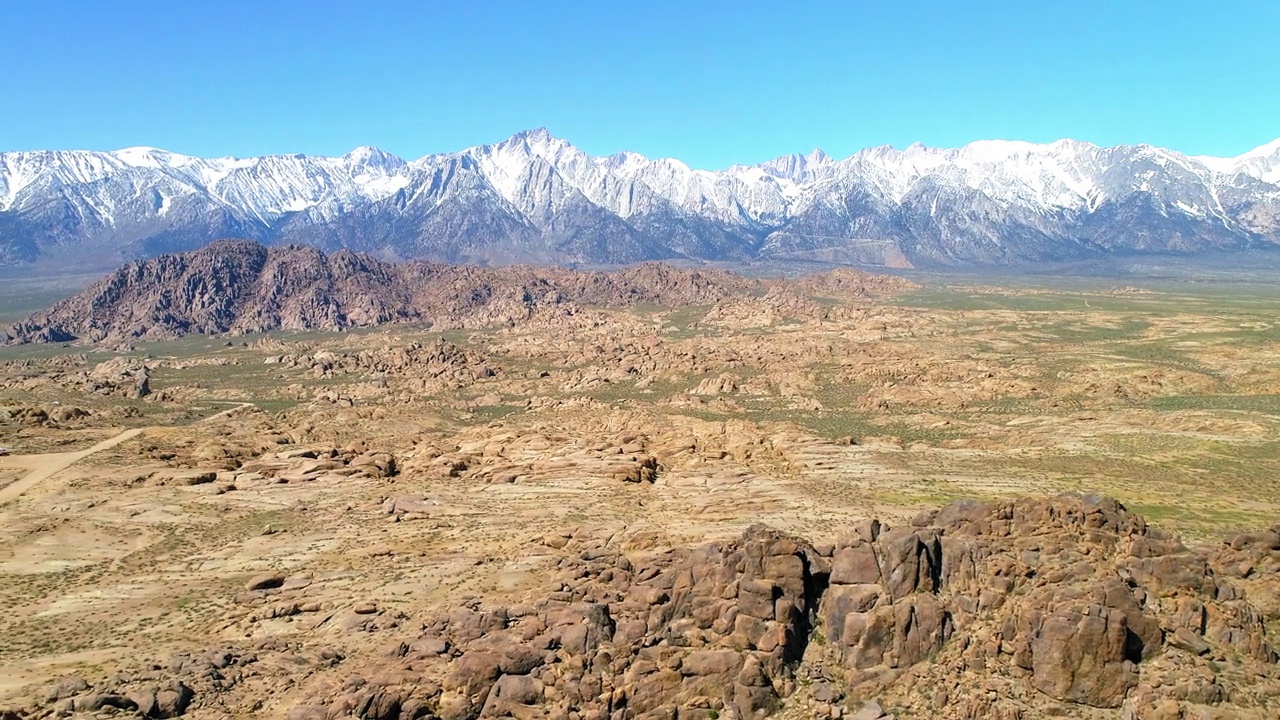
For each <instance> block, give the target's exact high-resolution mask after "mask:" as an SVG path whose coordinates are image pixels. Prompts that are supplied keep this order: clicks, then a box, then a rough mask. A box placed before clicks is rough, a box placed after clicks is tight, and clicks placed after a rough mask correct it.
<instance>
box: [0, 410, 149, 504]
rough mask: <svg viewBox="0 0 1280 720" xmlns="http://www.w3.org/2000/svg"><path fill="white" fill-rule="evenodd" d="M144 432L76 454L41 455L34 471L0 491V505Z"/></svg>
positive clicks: (127, 433) (131, 432) (137, 430)
mask: <svg viewBox="0 0 1280 720" xmlns="http://www.w3.org/2000/svg"><path fill="white" fill-rule="evenodd" d="M145 430H146V428H134V429H132V430H125V431H124V432H122V433H120V434H119V435H116V436H115V437H113V438H110V439H107V440H103V441H102V442H100V443H98V444H97V445H94V446H93V447H91V448H88V449H87V450H80V451H78V452H69V453H51V454H48V455H41V456H40V461H39V463H38V464H37V465H36V467H35V469H34V470H32V471H31V472H29V473H27V474H26V476H25V477H23V478H21V479H19V480H16V481H14V482H13V483H11V484H9V485H7V486H6V487H5V488H4V489H3V490H0V505H5V504H7V503H9V502H11V501H13V500H16V499H17V498H18V496H20V495H22V493H24V492H26V491H28V490H30V489H31V488H33V487H35V486H36V485H38V484H39V483H41V482H43V481H44V480H47V479H49V478H51V477H53V476H54V475H57V474H58V473H60V472H62V471H63V470H66V469H67V468H69V467H71V466H72V465H74V464H76V463H77V462H79V461H81V460H83V459H85V458H87V457H89V456H90V455H92V454H94V453H98V452H102V451H103V450H110V449H111V448H113V447H115V446H117V445H119V444H120V443H122V442H124V441H125V440H128V439H129V438H133V437H137V436H138V435H140V434H142V433H143V432H144V431H145Z"/></svg>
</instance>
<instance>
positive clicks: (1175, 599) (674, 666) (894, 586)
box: [35, 496, 1280, 720]
mask: <svg viewBox="0 0 1280 720" xmlns="http://www.w3.org/2000/svg"><path fill="white" fill-rule="evenodd" d="M413 502H425V499H416V500H415V499H405V500H404V503H406V508H408V507H409V505H408V504H409V503H413ZM388 503H389V504H390V507H391V508H392V510H393V511H394V510H395V509H396V508H397V507H399V506H400V504H401V500H400V499H392V500H388ZM414 507H416V506H414ZM407 511H416V510H407ZM542 544H544V545H547V544H550V545H552V547H557V546H558V547H560V548H565V547H566V544H564V543H560V544H558V545H557V544H555V543H546V542H545V541H544V542H542ZM622 547H627V546H626V545H625V544H623V545H621V546H620V545H617V544H615V543H613V542H610V541H604V542H597V543H595V544H583V543H581V542H579V543H576V544H575V546H574V548H575V549H574V550H573V551H572V552H571V553H570V552H569V551H567V550H565V551H563V552H562V554H561V556H560V559H559V561H558V565H557V568H556V573H555V575H554V577H553V578H552V579H551V581H550V582H551V584H550V586H549V587H548V588H547V589H546V591H545V592H544V593H543V594H542V595H541V596H540V597H538V598H537V599H535V600H534V601H533V602H531V603H528V604H521V605H489V604H486V603H483V602H482V601H480V600H478V599H477V600H474V601H467V602H465V603H463V604H462V605H461V606H458V607H453V608H448V609H444V610H437V611H430V612H425V613H423V614H422V616H421V617H420V618H418V619H417V620H415V621H414V622H412V623H410V622H408V621H407V618H406V617H405V616H403V615H397V614H396V613H394V612H389V611H384V610H383V608H381V607H380V606H379V605H378V604H375V603H372V602H368V601H361V602H358V603H356V604H355V605H354V606H353V609H352V611H351V612H352V616H351V617H352V618H353V622H352V623H350V624H349V627H350V629H351V630H352V631H355V630H360V631H364V632H379V631H382V632H397V633H398V632H400V631H399V630H397V628H399V629H401V630H403V629H407V628H409V627H415V628H420V630H417V631H415V633H416V634H414V635H411V636H404V635H403V634H398V635H397V637H399V638H403V639H402V640H399V641H397V642H396V643H395V644H394V646H393V648H392V650H391V651H389V652H381V653H376V654H369V655H361V656H352V657H341V656H340V655H336V654H334V653H332V652H329V651H323V650H317V649H315V648H310V649H307V648H303V647H301V646H294V645H284V644H280V643H276V644H274V645H273V644H269V643H268V644H262V643H260V644H259V645H257V646H255V647H254V648H252V649H249V648H246V649H243V650H239V651H231V650H228V651H220V652H218V653H208V654H205V655H195V656H187V657H186V658H185V659H183V660H181V661H174V662H171V663H170V664H169V665H168V666H167V668H164V667H161V666H154V669H153V670H151V671H148V672H142V673H139V674H134V675H131V674H128V673H125V674H123V675H120V676H118V677H117V679H116V680H113V681H109V682H106V683H98V684H93V685H91V684H90V683H88V682H85V681H83V680H78V679H73V680H64V681H62V682H60V683H58V684H57V685H55V686H54V687H52V688H50V690H49V692H48V693H46V694H45V695H44V696H42V698H41V699H38V700H37V701H35V706H36V707H37V708H50V707H57V708H72V709H76V710H77V711H78V710H80V709H81V708H82V707H83V708H86V709H88V708H91V707H92V708H95V709H96V708H102V707H108V706H110V707H118V708H127V709H129V710H133V708H137V709H138V711H140V712H143V713H144V715H145V716H147V717H171V716H175V715H176V714H180V713H182V712H183V711H184V710H185V709H187V708H216V707H224V708H226V707H231V705H229V704H228V703H231V702H232V700H233V699H234V698H237V697H238V696H237V695H236V693H237V692H239V691H238V690H237V688H236V683H235V681H233V680H232V679H233V678H235V677H245V676H246V673H249V674H252V673H260V672H262V671H263V669H264V668H266V667H267V666H268V664H269V663H271V662H277V661H276V660H273V659H272V658H277V657H292V658H295V659H294V660H291V661H289V662H294V663H296V664H297V665H298V666H299V667H306V668H310V669H309V670H308V672H309V673H314V677H313V678H312V679H310V680H307V681H305V682H307V683H308V684H307V685H306V688H305V691H304V692H303V693H302V695H303V696H305V698H306V700H305V702H302V703H300V704H298V705H297V706H296V707H294V709H293V711H292V713H291V714H290V715H289V716H290V717H294V718H341V717H359V718H378V719H381V720H405V719H409V718H426V717H437V716H438V717H440V718H444V719H445V720H461V719H464V718H465V719H470V718H476V717H516V718H532V717H555V718H581V719H585V718H617V719H618V720H621V719H622V718H659V717H661V718H685V717H690V718H699V719H701V720H709V719H710V718H714V717H717V716H724V717H735V718H760V717H764V716H766V715H768V714H770V713H772V712H773V711H775V710H777V709H779V708H780V707H782V706H783V705H784V704H785V703H786V702H787V699H788V698H789V697H791V696H792V695H793V694H794V693H796V692H797V690H798V689H801V688H802V685H803V684H805V683H809V682H810V681H811V680H812V679H813V678H815V677H821V678H824V679H823V680H822V681H821V682H820V683H819V684H817V685H815V686H814V687H812V688H809V689H807V690H805V693H806V694H807V696H809V697H811V698H813V700H812V701H811V702H816V703H818V705H817V706H818V707H822V708H826V709H825V710H822V712H823V713H825V714H824V715H823V716H824V717H838V716H839V715H840V713H841V712H842V711H838V710H837V709H836V708H837V706H838V703H839V701H840V698H845V699H852V698H860V699H863V700H865V699H869V698H875V700H876V702H866V703H865V704H861V703H862V700H859V703H860V704H855V705H852V706H851V707H849V714H850V716H852V717H858V718H861V717H867V718H872V717H874V718H881V717H894V716H896V717H941V718H965V719H976V718H986V717H1000V718H1033V717H1045V716H1069V717H1117V718H1118V717H1121V716H1123V717H1125V718H1129V719H1132V720H1148V719H1152V718H1207V717H1224V718H1225V717H1236V716H1242V717H1258V718H1262V717H1274V714H1271V715H1268V714H1267V713H1274V711H1275V710H1276V709H1277V708H1280V671H1278V669H1277V664H1276V663H1277V659H1278V657H1277V653H1276V651H1275V650H1274V649H1273V647H1272V645H1271V644H1270V641H1269V638H1268V635H1267V629H1266V622H1268V621H1274V620H1275V619H1276V618H1277V614H1276V612H1275V609H1274V608H1273V607H1272V608H1270V609H1264V608H1261V607H1259V606H1258V605H1256V604H1254V603H1253V602H1251V600H1250V594H1249V592H1248V591H1247V590H1246V586H1242V585H1238V584H1237V582H1242V583H1243V582H1247V581H1245V580H1239V579H1238V578H1237V579H1231V578H1228V577H1225V573H1223V572H1221V571H1220V570H1219V569H1218V568H1221V567H1230V568H1233V569H1234V570H1233V571H1234V572H1237V574H1238V573H1239V572H1240V570H1241V563H1245V564H1248V565H1249V566H1250V572H1252V573H1255V574H1256V573H1257V572H1259V570H1258V569H1257V568H1263V569H1264V570H1262V571H1264V572H1272V571H1274V568H1275V564H1276V561H1277V557H1278V556H1277V553H1280V542H1278V541H1277V539H1276V534H1275V533H1274V532H1268V533H1260V534H1255V535H1248V536H1245V535H1241V536H1235V537H1233V538H1229V539H1228V541H1227V543H1224V544H1223V546H1222V547H1221V548H1218V549H1215V550H1213V551H1212V552H1209V553H1207V554H1204V553H1201V552H1196V551H1192V550H1188V549H1187V548H1185V547H1184V546H1183V545H1182V544H1181V543H1179V542H1178V541H1177V540H1176V539H1173V538H1171V537H1168V536H1166V535H1164V534H1162V533H1161V532H1159V531H1157V530H1154V529H1152V528H1150V527H1148V526H1147V524H1146V522H1145V521H1144V520H1143V519H1142V518H1141V517H1138V516H1136V515H1133V514H1131V513H1129V512H1128V511H1127V510H1125V509H1124V508H1123V507H1121V506H1120V505H1119V504H1117V503H1116V502H1114V501H1111V500H1107V499H1104V498H1097V497H1075V496H1072V497H1060V498H1054V499H1047V500H1046V499H1024V500H1017V501H1012V502H1006V503H995V504H983V503H972V502H962V503H957V504H953V505H951V506H948V507H946V508H944V509H942V510H940V511H937V512H934V513H930V514H926V515H923V516H921V517H919V518H917V519H916V521H915V522H914V523H912V524H911V525H909V526H905V527H898V528H888V527H885V526H883V525H881V523H879V522H876V521H869V522H862V523H857V524H854V525H851V526H850V527H848V528H846V529H845V531H843V532H842V533H840V535H839V537H837V538H836V539H835V541H833V542H827V543H822V544H820V545H818V546H815V545H812V544H810V543H808V542H807V541H805V540H803V539H800V538H796V537H792V536H788V535H785V534H782V533H779V532H777V531H775V530H771V529H768V528H765V527H763V526H753V527H751V528H749V529H748V530H747V531H746V532H745V533H743V535H742V536H741V537H740V538H738V539H737V540H734V541H732V542H727V543H715V544H709V545H705V546H701V547H695V548H677V549H672V550H666V551H661V550H658V551H637V550H630V551H627V552H624V551H623V550H622V549H620V548H622ZM249 586H250V587H252V588H256V589H262V588H266V589H267V592H270V593H276V595H275V596H274V597H273V599H272V602H277V603H278V602H280V601H281V600H282V599H287V597H288V596H287V593H288V592H289V587H290V585H289V584H288V583H287V582H286V581H285V579H284V577H283V576H279V575H264V576H261V577H257V578H253V579H252V580H251V581H250V583H249ZM303 586H304V585H299V587H303ZM281 593H283V594H281ZM264 601H265V600H264ZM292 607H295V608H296V605H294V606H292ZM294 612H297V610H296V609H295V611H294ZM357 618H358V619H357ZM326 653H327V654H326ZM210 658H212V659H210ZM279 662H285V661H284V660H280V661H279ZM338 665H340V668H338V669H337V670H336V671H334V672H325V668H327V667H333V666H338ZM241 668H244V669H243V670H241ZM119 678H125V679H124V680H121V679H119ZM184 688H185V689H184ZM236 702H239V703H241V704H240V705H236V707H244V704H243V703H245V702H247V701H246V700H245V699H244V698H240V699H239V700H236ZM886 707H887V708H890V709H891V710H890V711H886V710H884V708H886ZM148 708H152V709H151V710H147V709H148ZM40 712H44V711H43V710H40ZM147 713H152V714H147ZM161 713H167V714H161ZM1091 713H1092V714H1091ZM1097 713H1104V714H1097ZM1108 713H1109V714H1108ZM1259 713H1261V714H1259Z"/></svg>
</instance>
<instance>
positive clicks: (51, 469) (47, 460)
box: [0, 403, 253, 505]
mask: <svg viewBox="0 0 1280 720" xmlns="http://www.w3.org/2000/svg"><path fill="white" fill-rule="evenodd" d="M251 405H253V403H236V405H235V407H232V408H227V409H226V410H223V411H221V412H219V413H215V414H213V415H210V416H209V417H207V418H202V419H200V420H197V421H196V422H195V423H193V424H198V423H206V422H209V421H211V420H216V419H218V418H220V417H223V416H225V415H230V414H231V413H233V412H235V411H237V410H239V409H241V408H246V407H250V406H251ZM154 429H158V428H133V429H131V430H125V431H124V432H122V433H120V434H119V435H116V436H115V437H112V438H108V439H107V440H103V441H102V442H100V443H98V444H97V445H94V446H93V447H91V448H88V449H86V450H78V451H76V452H68V453H50V454H47V455H28V456H26V457H27V458H39V462H37V464H36V465H35V467H34V468H33V469H32V470H31V472H29V473H27V474H26V475H24V476H23V477H22V478H20V479H18V480H15V481H13V482H12V483H10V484H8V485H6V486H5V487H4V488H2V489H0V505H6V504H8V503H10V502H12V501H14V500H16V499H18V498H19V497H20V496H21V495H22V494H23V493H25V492H26V491H28V490H30V489H31V488H33V487H35V486H36V485H38V484H40V483H42V482H44V481H45V480H48V479H49V478H51V477H53V476H54V475H57V474H58V473H60V472H62V471H63V470H66V469H67V468H69V467H71V466H72V465H74V464H76V463H77V462H79V461H81V460H83V459H85V458H87V457H89V456H90V455H93V454H94V453H99V452H102V451H103V450H110V449H111V448H113V447H115V446H117V445H119V444H120V443H122V442H124V441H125V440H128V439H130V438H135V437H137V436H139V435H141V434H142V433H144V432H146V431H148V430H154ZM21 457H23V456H15V458H21Z"/></svg>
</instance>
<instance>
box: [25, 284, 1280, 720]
mask: <svg viewBox="0 0 1280 720" xmlns="http://www.w3.org/2000/svg"><path fill="white" fill-rule="evenodd" d="M852 277H853V276H850V278H852ZM1277 318H1280V290H1277V289H1276V288H1275V287H1268V286H1244V285H1232V284H1194V283H1183V282H1173V281H1168V282H1163V283H1153V282H1149V283H1145V284H1143V283H1138V284H1137V285H1136V286H1124V285H1123V284H1122V283H1118V282H1113V281H1103V280H1092V281H1078V282H1072V281H1065V280H1063V281H1055V282H1044V283H1039V284H1033V283H1031V282H1027V281H1024V282H1021V283H1004V284H993V283H987V282H983V281H979V280H975V279H972V278H969V279H956V278H935V279H932V280H930V281H921V282H920V283H919V284H915V283H908V282H905V281H894V282H885V283H880V284H870V285H868V284H867V283H863V282H854V281H853V280H851V279H847V281H845V282H835V281H829V280H828V281H823V282H814V283H809V284H805V283H804V282H797V283H795V284H794V285H792V286H788V287H787V288H785V289H778V288H774V289H770V290H768V291H767V292H766V291H762V292H756V293H743V294H737V295H729V296H725V297H724V298H722V299H720V300H718V301H716V302H713V303H709V304H693V305H685V306H682V307H677V308H670V307H665V308H664V307H659V306H653V305H645V304H638V305H635V306H632V307H603V306H594V305H591V304H589V303H585V302H580V303H559V304H555V305H546V306H538V307H536V308H534V309H532V310H531V311H530V312H529V313H528V317H524V318H521V319H518V320H515V321H512V320H511V319H510V318H509V317H508V318H503V319H502V321H501V322H485V321H483V319H470V320H467V321H466V322H456V323H451V324H450V323H436V324H434V325H432V324H428V323H416V322H404V323H393V324H386V325H379V326H376V327H367V328H359V329H355V330H350V331H344V332H301V331H275V332H269V333H253V334H223V335H218V336H206V335H190V336H187V337H183V338H179V339H174V340H164V341H158V342H150V341H128V340H120V339H118V338H115V339H112V340H111V342H109V343H106V344H98V345H78V344H68V343H44V344H21V345H12V346H9V347H3V348H0V447H4V448H7V450H8V455H7V456H5V457H0V608H3V609H4V612H3V613H0V668H2V669H3V670H2V671H0V715H2V716H3V717H5V718H22V717H54V716H70V715H71V714H73V713H75V714H78V715H84V716H96V715H104V716H106V715H114V716H120V717H129V716H139V715H141V716H146V717H174V716H178V715H183V716H184V717H195V718H223V717H263V718H271V717H277V718H291V719H293V720H309V719H311V718H341V717H361V718H381V719H390V720H394V719H400V718H403V719H406V720H407V719H409V718H419V717H434V716H439V717H442V718H445V719H446V720H458V719H459V718H472V717H478V716H482V715H483V716H493V717H500V716H509V717H516V718H522V719H523V718H532V717H553V718H562V719H564V720H606V719H609V718H613V720H621V719H622V718H629V717H648V718H664V719H665V720H684V719H685V718H697V719H698V720H713V719H714V718H718V717H725V718H729V717H739V718H748V717H761V716H763V715H765V714H769V713H781V716H782V717H787V718H805V719H811V718H815V717H822V718H841V717H854V718H858V720H864V719H866V720H875V719H876V718H880V717H882V716H887V715H890V714H893V715H896V717H898V718H916V717H921V718H923V717H950V718H987V717H991V718H1006V719H1010V720H1012V719H1016V718H1023V719H1031V718H1042V717H1080V718H1121V717H1124V718H1133V719H1140V720H1153V719H1156V718H1159V719H1161V720H1164V719H1171V718H1187V719H1190V718H1206V719H1207V718H1257V719H1258V720H1262V719H1263V718H1274V717H1277V716H1280V668H1278V667H1277V664H1276V661H1277V655H1276V652H1275V650H1274V649H1273V648H1275V647H1277V646H1280V577H1277V574H1276V573H1277V568H1280V536H1278V535H1277V528H1278V527H1280V526H1278V525H1277V518H1280V323H1278V321H1277ZM6 707H8V708H11V710H9V711H8V712H9V713H10V714H7V715H5V714H3V712H4V708H6Z"/></svg>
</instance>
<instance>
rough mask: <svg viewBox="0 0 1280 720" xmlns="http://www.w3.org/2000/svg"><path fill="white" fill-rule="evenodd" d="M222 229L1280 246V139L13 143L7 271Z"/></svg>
mask: <svg viewBox="0 0 1280 720" xmlns="http://www.w3.org/2000/svg"><path fill="white" fill-rule="evenodd" d="M228 235H230V236H239V237H251V238H257V239H261V240H268V241H274V242H295V241H302V242H313V243H317V244H320V245H323V246H326V247H331V248H332V247H339V246H346V247H353V248H356V249H378V250H379V251H382V252H388V253H392V254H397V255H401V256H415V255H417V256H422V255H425V256H428V257H435V258H442V259H453V260H456V259H464V258H478V259H483V260H488V261H493V260H495V259H502V258H509V259H532V260H538V261H543V262H546V261H555V260H572V261H574V262H583V261H589V262H610V261H623V260H638V259H654V258H661V257H694V258H707V259H730V258H735V259H745V258H755V257H788V258H794V259H822V258H826V259H837V260H854V261H861V262H873V263H874V262H877V261H879V259H884V258H890V257H891V258H893V262H901V260H902V258H907V259H908V260H909V261H910V262H913V263H918V262H935V263H943V264H955V263H1009V262H1017V261H1020V260H1042V259H1054V258H1060V259H1065V258H1075V257H1081V256H1090V255H1091V254H1097V253H1106V252H1111V251H1125V252H1192V251H1195V250H1199V249H1206V248H1210V249H1214V248H1216V249H1226V248H1233V247H1258V246H1260V245H1265V244H1266V243H1275V244H1277V245H1278V246H1280V140H1276V141H1274V142H1271V143H1267V144H1266V145H1262V146H1259V147H1258V148H1256V149H1254V150H1252V151H1250V152H1247V153H1245V154H1243V155H1241V156H1238V157H1235V158H1207V157H1188V156H1185V155H1182V154H1179V153H1176V152H1173V151H1170V150H1165V149H1163V148H1157V147H1152V146H1150V145H1133V146H1117V147H1110V148H1100V147H1098V146H1095V145H1092V144H1090V143H1086V142H1079V141H1075V140H1058V141H1055V142H1052V143H1047V144H1035V143H1028V142H1022V141H1011V140H985V141H977V142H973V143H969V144H968V145H965V146H963V147H960V148H954V149H939V148H929V147H926V146H925V145H923V144H921V143H913V144H912V145H910V146H908V147H907V148H905V149H903V150H897V149H894V148H893V147H890V146H887V145H885V146H880V147H876V148H869V149H866V150H862V151H859V152H858V153H855V154H854V155H852V156H850V157H848V158H846V159H844V160H839V161H837V160H834V159H832V158H831V157H830V156H828V155H827V154H826V153H824V152H822V151H821V150H814V151H812V152H809V153H806V154H800V153H796V154H792V155H784V156H782V157H779V158H775V159H773V160H769V161H767V162H764V163H761V164H759V165H735V166H732V167H729V168H727V169H725V170H720V171H707V170H695V169H692V168H690V167H689V166H688V165H687V164H685V163H684V162H682V161H680V160H677V159H674V158H658V159H650V158H647V157H645V156H643V155H640V154H638V153H634V152H620V153H616V154H614V155H610V156H607V157H593V156H590V155H588V154H587V153H585V152H583V151H582V150H580V149H578V148H577V147H575V146H573V145H572V144H570V143H569V142H567V141H565V140H563V139H560V138H557V137H555V136H554V135H552V134H551V133H550V132H549V131H547V129H546V128H535V129H532V130H527V131H524V132H520V133H516V134H515V135H512V136H511V137H509V138H507V139H506V140H502V141H500V142H497V143H494V144H490V145H479V146H475V147H472V148H468V149H466V150H462V151H460V152H456V153H443V154H439V155H429V156H426V157H423V158H420V159H418V160H414V161H412V162H405V161H404V160H402V159H401V158H398V157H396V156H395V155H392V154H390V153H387V152H384V151H382V150H379V149H378V148H375V147H372V146H362V147H358V148H355V149H353V150H352V151H350V152H348V153H347V154H345V155H342V156H340V157H316V156H307V155H300V154H293V155H271V156H265V157H254V158H243V159H238V158H230V157H224V158H212V159H205V158H198V157H191V156H187V155H179V154H177V153H171V152H168V151H165V150H162V149H158V148H152V147H131V148H124V149H121V150H117V151H114V152H90V151H45V152H7V153H0V263H12V262H20V261H28V260H34V259H37V258H39V257H41V256H42V255H44V254H46V253H50V252H54V251H58V252H62V251H64V250H65V251H69V252H70V251H72V250H69V249H72V248H77V247H79V246H80V245H81V244H87V245H88V246H91V247H95V248H98V252H120V253H124V254H126V255H131V256H132V255H140V254H149V253H155V252H162V251H167V250H178V249H186V248H188V247H194V246H197V245H202V244H204V243H205V242H207V241H209V240H210V239H213V238H215V237H219V236H228ZM478 247H482V248H488V249H485V250H484V251H483V253H482V254H481V255H479V256H477V255H475V254H474V253H475V248H478ZM884 253H889V255H885V254H884ZM895 253H896V254H895Z"/></svg>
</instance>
